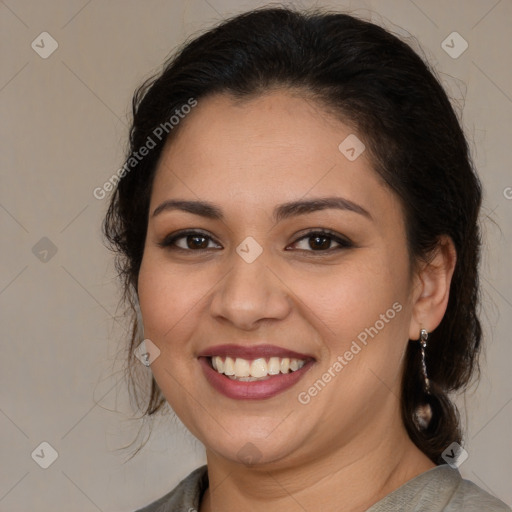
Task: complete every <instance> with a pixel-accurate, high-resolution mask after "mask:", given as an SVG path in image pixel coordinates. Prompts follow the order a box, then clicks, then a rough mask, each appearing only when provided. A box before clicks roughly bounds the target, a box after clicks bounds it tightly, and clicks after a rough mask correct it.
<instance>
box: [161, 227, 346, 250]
mask: <svg viewBox="0 0 512 512" xmlns="http://www.w3.org/2000/svg"><path fill="white" fill-rule="evenodd" d="M187 236H201V237H204V238H206V239H209V240H211V241H213V242H214V243H217V244H218V242H216V241H215V240H214V239H213V238H212V237H211V236H210V235H208V234H206V233H203V232H201V231H192V230H187V231H181V232H178V233H174V234H172V235H168V236H167V237H165V238H164V240H163V241H161V242H159V243H158V245H159V246H160V247H162V248H166V249H168V250H175V251H176V250H177V251H183V252H204V251H208V250H210V249H211V248H205V249H184V248H183V247H177V246H176V245H174V244H175V243H176V241H177V240H180V239H182V238H187ZM313 237H319V238H322V237H323V238H330V239H331V241H333V242H335V243H337V244H339V246H338V247H334V248H332V247H331V248H329V249H325V250H322V249H320V250H313V249H297V250H299V251H303V252H310V253H323V254H326V253H331V252H333V251H338V250H341V249H349V248H351V247H354V244H353V242H352V241H351V240H349V239H348V238H346V237H342V236H340V235H339V234H337V233H335V232H333V231H330V230H328V229H314V230H311V231H309V232H307V233H305V234H304V235H302V236H301V237H300V238H298V239H297V240H295V241H294V242H293V243H292V244H290V245H294V244H296V243H298V242H300V241H302V240H307V239H308V238H313ZM218 245H220V244H218ZM216 250H217V249H216Z"/></svg>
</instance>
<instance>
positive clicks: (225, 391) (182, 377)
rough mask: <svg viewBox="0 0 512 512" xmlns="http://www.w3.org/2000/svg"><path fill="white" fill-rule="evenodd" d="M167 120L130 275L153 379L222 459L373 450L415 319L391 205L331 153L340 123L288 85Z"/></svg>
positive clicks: (361, 171) (363, 171)
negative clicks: (135, 277)
mask: <svg viewBox="0 0 512 512" xmlns="http://www.w3.org/2000/svg"><path fill="white" fill-rule="evenodd" d="M181 123H182V124H181V126H180V131H179V132H178V133H177V136H176V137H175V138H174V139H173V140H172V141H171V142H170V143H168V144H167V146H166V148H165V149H164V152H163V154H162V157H161V159H160V162H159V165H158V169H157V172H156V175H155V180H154V185H153V189H152V195H151V202H150V214H149V222H148V232H147V239H146V243H145V249H144V256H143V260H142V265H141V269H140V274H139V282H138V290H139V300H140V307H141V312H142V317H143V320H144V329H145V331H144V334H145V338H149V339H150V340H151V341H152V342H153V343H154V344H155V345H157V346H158V348H159V349H160V351H161V352H160V356H159V357H158V358H157V359H156V360H155V361H154V362H153V363H152V365H151V369H152V371H153V374H154V377H155V379H156V381H157V382H158V385H159V386H160V389H161V390H162V392H163V394H164V395H165V397H166V399H167V401H168V402H169V404H170V405H171V406H172V408H173V409H174V411H175V412H176V413H177V415H178V416H179V417H180V419H181V420H182V421H183V422H184V423H185V425H186V426H187V427H188V429H189V430H190V431H191V432H192V433H193V434H194V435H195V436H196V437H197V438H199V439H200V440H201V441H202V442H203V443H204V444H205V445H206V447H207V449H208V451H209V453H210V454H212V456H216V457H222V458H223V459H225V460H231V461H235V462H236V461H247V460H250V459H252V460H253V461H259V462H260V463H265V462H267V463H273V464H277V465H278V464H288V463H290V464H291V463H293V464H297V463H299V462H300V461H306V460H311V459H314V458H315V457H317V456H319V455H320V454H322V453H326V452H328V451H333V450H334V449H336V448H337V447H340V446H344V445H348V444H349V443H350V442H352V441H354V440H356V439H364V438H365V436H366V439H367V443H366V447H365V449H371V444H372V442H373V441H372V439H373V437H372V436H373V435H374V433H375V432H378V429H379V428H387V426H389V424H390V423H392V422H394V421H398V420H399V401H398V399H397V396H400V377H401V371H402V358H403V356H404V352H405V349H406V345H407V342H408V339H409V327H410V321H411V309H412V308H411V294H412V290H411V288H412V285H411V279H410V275H409V256H408V252H407V245H406V238H405V227H404V219H403V214H402V211H401V208H400V204H399V201H398V199H397V198H396V197H395V196H394V194H393V193H392V192H391V191H390V190H389V189H388V188H386V187H385V185H384V184H383V183H382V181H381V180H380V179H379V177H378V175H377V174H376V173H375V171H374V170H373V169H372V166H371V164H370V161H369V159H368V155H367V152H364V151H363V153H362V154H361V155H360V156H359V157H357V158H356V159H355V160H354V159H353V155H352V152H351V151H350V149H348V150H347V151H346V152H345V153H343V152H342V151H341V150H340V149H339V148H338V146H339V145H340V143H342V142H343V141H344V140H345V139H346V137H348V136H349V135H351V134H352V135H354V132H353V130H351V129H350V128H349V127H348V126H346V125H345V124H343V123H341V122H340V121H338V120H336V119H334V118H332V117H331V116H329V115H328V114H326V113H325V112H324V111H322V110H321V108H320V106H319V105H317V104H316V103H314V102H312V101H306V100H305V99H303V98H301V97H300V96H298V95H293V94H292V93H291V92H289V91H275V92H271V93H267V94H265V95H263V96H259V97H256V98H252V99H250V100H245V101H243V102H236V101H234V100H233V99H232V98H231V97H229V96H227V95H217V96H212V97H209V98H207V99H204V100H200V101H199V103H198V106H197V107H196V108H195V109H194V110H193V111H192V112H191V113H190V114H189V115H188V116H187V117H186V118H185V119H184V120H183V121H181ZM357 136H358V137H359V139H360V140H361V141H363V142H364V135H360V134H358V135H357ZM350 140H351V139H349V141H350ZM344 147H345V146H343V145H342V149H343V148H344ZM349 147H350V145H349ZM356 149H357V148H356ZM355 154H356V155H357V153H355ZM347 156H349V157H351V158H350V159H349V158H347ZM213 366H216V367H217V370H216V369H215V368H213ZM219 370H221V371H224V372H226V373H228V374H229V373H234V374H235V375H231V376H228V375H226V374H225V373H220V372H219ZM372 432H373V434H372ZM354 456H357V455H356V454H354Z"/></svg>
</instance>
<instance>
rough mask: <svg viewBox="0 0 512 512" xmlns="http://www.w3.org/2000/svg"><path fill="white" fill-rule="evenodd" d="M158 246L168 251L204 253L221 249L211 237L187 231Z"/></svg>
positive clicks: (174, 235)
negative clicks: (204, 251)
mask: <svg viewBox="0 0 512 512" xmlns="http://www.w3.org/2000/svg"><path fill="white" fill-rule="evenodd" d="M158 245H160V247H163V248H167V249H180V250H183V251H203V250H208V249H220V248H221V246H220V245H219V244H217V242H215V241H214V240H213V239H212V238H211V237H210V236H209V235H207V234H205V233H201V232H198V231H186V232H183V231H182V232H181V233H175V234H173V235H169V236H168V237H166V238H165V239H164V240H163V241H162V242H160V243H159V244H158Z"/></svg>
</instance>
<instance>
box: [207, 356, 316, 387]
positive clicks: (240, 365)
mask: <svg viewBox="0 0 512 512" xmlns="http://www.w3.org/2000/svg"><path fill="white" fill-rule="evenodd" d="M210 362H211V365H212V367H213V369H214V370H216V371H217V372H218V373H221V374H224V375H226V376H228V377H229V378H230V379H233V380H238V381H241V382H254V381H257V380H266V379H270V378H271V377H272V376H274V375H279V374H286V373H289V372H295V371H297V370H300V369H301V368H302V367H303V366H304V365H305V364H306V361H305V360H303V359H295V358H289V357H271V358H269V359H268V360H267V359H264V358H262V357H260V358H258V359H254V360H252V361H251V360H249V359H242V358H241V357H237V358H233V357H229V356H228V357H225V358H222V357H220V356H215V357H212V358H210Z"/></svg>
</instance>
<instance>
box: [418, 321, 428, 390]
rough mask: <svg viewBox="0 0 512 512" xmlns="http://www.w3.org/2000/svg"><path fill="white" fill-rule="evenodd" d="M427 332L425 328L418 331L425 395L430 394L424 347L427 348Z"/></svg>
mask: <svg viewBox="0 0 512 512" xmlns="http://www.w3.org/2000/svg"><path fill="white" fill-rule="evenodd" d="M427 340H428V332H427V331H426V329H421V331H420V347H421V373H422V374H423V383H424V385H423V389H424V391H425V393H426V394H427V395H430V381H429V379H428V375H427V364H426V362H425V349H426V348H427Z"/></svg>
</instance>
